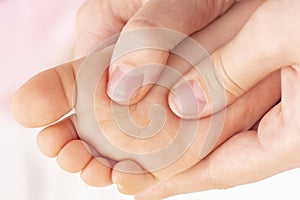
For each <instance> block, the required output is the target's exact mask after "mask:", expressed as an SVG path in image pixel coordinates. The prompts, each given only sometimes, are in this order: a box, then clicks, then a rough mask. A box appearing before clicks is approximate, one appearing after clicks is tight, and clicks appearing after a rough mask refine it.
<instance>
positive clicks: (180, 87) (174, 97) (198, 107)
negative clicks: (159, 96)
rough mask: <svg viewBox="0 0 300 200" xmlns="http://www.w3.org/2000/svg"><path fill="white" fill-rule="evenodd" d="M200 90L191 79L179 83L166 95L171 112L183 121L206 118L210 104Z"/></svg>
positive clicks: (196, 83)
mask: <svg viewBox="0 0 300 200" xmlns="http://www.w3.org/2000/svg"><path fill="white" fill-rule="evenodd" d="M202 88H203V87H201V86H200V84H199V83H198V82H197V81H196V80H193V79H190V80H187V81H186V80H184V79H183V80H182V81H179V82H178V83H177V84H176V85H175V86H174V87H173V88H172V89H171V91H170V92H169V95H168V103H169V107H170V109H171V110H172V112H173V113H174V114H175V115H177V116H178V117H180V118H183V119H198V118H201V117H203V116H206V115H207V113H208V110H209V109H208V108H209V106H210V104H209V101H208V97H207V95H206V94H205V93H206V92H204V90H203V89H202Z"/></svg>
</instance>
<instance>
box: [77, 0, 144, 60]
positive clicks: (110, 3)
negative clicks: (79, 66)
mask: <svg viewBox="0 0 300 200" xmlns="http://www.w3.org/2000/svg"><path fill="white" fill-rule="evenodd" d="M145 2H146V0H104V1H98V0H96V1H95V0H87V1H86V2H85V3H84V4H83V5H82V6H81V7H80V9H79V10H78V12H77V16H76V41H75V51H74V57H75V58H80V57H82V56H86V55H87V54H88V53H90V51H92V50H93V49H94V48H95V47H96V46H97V45H98V44H99V43H100V42H103V41H104V40H106V39H108V38H109V37H111V36H113V35H114V34H117V33H119V32H120V31H121V30H122V28H123V27H124V25H125V24H126V23H127V21H128V20H129V18H130V17H132V16H133V15H134V13H136V12H137V11H138V10H139V9H140V7H142V5H143V4H144V3H145Z"/></svg>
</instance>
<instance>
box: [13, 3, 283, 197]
mask: <svg viewBox="0 0 300 200" xmlns="http://www.w3.org/2000/svg"><path fill="white" fill-rule="evenodd" d="M257 2H259V1H257ZM257 2H256V4H252V3H249V5H252V6H251V8H252V9H255V7H256V6H257V5H258V4H257ZM243 9H244V10H239V9H237V10H235V12H233V13H236V12H237V11H238V13H239V14H240V12H241V11H242V13H247V11H248V14H249V13H251V12H249V7H246V6H244V7H243ZM233 13H231V14H230V13H229V14H228V15H227V17H229V18H235V17H236V16H235V14H233ZM224 17H225V16H224ZM240 19H241V18H238V20H237V21H236V22H239V23H237V24H238V26H237V27H235V26H233V27H235V29H234V30H235V31H237V30H238V29H239V27H240V25H241V24H243V23H242V22H243V21H240ZM229 22H230V23H231V21H229ZM216 24H217V25H214V26H213V25H212V26H211V28H210V30H208V32H205V31H204V32H202V34H204V35H205V33H206V34H207V35H210V34H208V33H216V35H221V36H223V33H222V32H220V29H219V28H220V25H224V24H223V23H217V22H216ZM221 30H223V29H221ZM210 31H212V32H210ZM234 33H235V32H229V33H227V34H225V35H227V36H226V37H225V38H228V37H230V36H232V34H234ZM195 37H196V36H195ZM199 38H201V40H203V41H206V38H205V37H199ZM199 38H198V39H199ZM220 41H221V43H222V42H224V40H223V39H222V37H220ZM214 45H217V43H215V44H214ZM208 46H209V45H208ZM216 47H217V46H214V47H213V48H212V47H211V49H214V48H216ZM107 56H109V53H107ZM80 62H81V61H76V62H72V63H68V64H65V65H61V66H59V67H56V68H53V69H50V70H47V71H45V72H42V73H41V74H38V75H37V76H35V77H34V78H32V79H31V80H29V81H28V82H27V83H26V84H25V85H24V86H23V87H22V88H21V89H20V90H19V91H18V92H17V93H16V94H15V96H14V98H13V101H12V107H13V111H14V114H15V116H16V118H17V119H18V121H19V122H20V123H22V124H23V125H24V126H26V127H37V126H45V125H49V124H52V123H53V122H56V120H57V119H59V118H60V117H62V116H63V115H65V114H66V113H68V112H69V111H70V110H71V109H72V106H73V105H72V95H73V86H74V81H75V80H74V78H75V77H74V74H75V72H77V70H78V66H79V65H80ZM169 65H170V66H173V67H174V69H176V70H178V71H181V72H183V71H184V70H186V69H188V68H189V67H191V66H188V65H187V64H186V63H185V64H184V62H182V61H181V62H180V61H179V60H178V59H177V60H175V58H174V60H173V64H172V59H171V58H170V62H169ZM272 80H276V76H272V77H270V79H269V80H267V81H265V82H263V83H261V84H260V85H258V86H257V87H256V88H254V89H253V90H252V91H250V92H249V93H247V95H245V96H244V98H242V99H241V100H240V101H237V102H235V104H233V105H232V106H231V107H230V108H228V111H227V115H226V119H225V122H226V123H225V124H226V126H225V127H224V129H223V130H222V134H221V137H220V139H219V141H218V143H222V142H223V141H225V140H226V139H227V138H228V137H230V136H232V135H233V134H235V133H236V132H238V131H240V130H244V129H248V128H249V127H250V126H252V125H253V123H255V121H257V120H258V118H260V116H261V115H262V114H263V113H264V112H265V111H266V110H267V109H269V107H270V106H272V105H273V104H274V102H276V101H277V99H278V92H277V93H276V92H273V91H277V89H278V85H273V84H269V83H270V82H272ZM106 82H107V80H106V76H104V77H102V79H101V81H100V85H99V88H98V90H97V91H98V93H97V98H96V105H97V107H98V106H99V107H98V108H100V110H101V115H98V116H99V118H98V119H99V123H100V124H102V123H103V124H104V125H103V126H104V128H106V130H107V133H108V135H110V137H113V140H112V141H114V142H115V144H117V146H122V147H124V148H127V150H128V151H136V152H137V153H139V152H140V151H142V152H144V151H148V150H149V151H152V150H155V149H156V148H160V147H161V146H159V145H165V144H168V142H169V141H172V137H170V136H173V137H174V133H175V132H176V127H177V125H178V123H179V121H180V120H179V119H178V118H176V117H175V116H174V115H173V114H172V113H171V112H170V110H169V109H168V106H167V94H168V90H167V89H165V88H162V87H159V86H155V88H154V89H153V92H152V93H150V94H149V96H147V98H146V99H144V100H143V101H141V102H140V103H139V104H137V105H135V106H133V107H131V108H132V110H133V111H134V112H133V119H137V121H138V122H140V123H142V124H145V123H148V121H147V120H148V119H142V122H141V119H140V118H139V116H140V115H144V113H147V111H148V109H149V108H150V107H151V106H152V104H155V103H159V104H161V105H162V106H164V108H165V109H166V111H167V113H168V118H167V120H168V121H167V122H166V125H165V127H164V129H163V130H162V132H161V134H158V136H157V137H154V138H152V139H151V140H150V141H144V140H141V141H136V140H134V139H132V138H131V137H126V135H124V134H122V133H121V132H120V130H119V129H118V127H117V126H116V124H114V120H113V117H112V111H111V110H110V103H111V101H110V100H109V99H108V98H107V96H106V95H105V93H104V88H105V87H106ZM266 88H267V89H268V91H270V93H266V92H264V90H265V89H266ZM271 91H272V93H271ZM256 95H260V96H261V99H264V100H265V102H263V103H262V102H261V101H258V99H257V96H256ZM249 99H251V100H253V101H255V102H257V105H255V106H253V105H252V106H251V104H250V102H251V101H248V100H249ZM249 108H251V116H249V118H248V120H244V119H243V120H242V121H241V122H240V123H238V125H236V124H235V123H232V120H237V121H238V120H240V119H242V118H241V116H244V115H245V114H246V113H247V112H248V109H249ZM102 109H104V111H103V110H102ZM96 112H97V111H96ZM103 117H104V118H103ZM143 120H146V122H145V121H143ZM210 120H211V119H210V118H206V119H202V120H201V124H202V125H201V127H199V130H197V137H196V139H195V141H194V143H193V144H192V147H191V148H190V149H189V151H187V152H185V154H184V155H183V156H182V157H181V158H180V159H178V160H177V161H176V162H175V163H173V164H172V165H171V166H168V167H167V168H164V169H162V170H158V171H155V172H154V173H153V175H151V174H149V173H145V174H142V175H136V176H135V175H132V174H129V175H130V176H131V178H130V179H128V174H124V173H122V172H119V171H115V170H114V171H112V169H111V167H110V166H109V165H105V163H108V161H107V160H105V159H104V158H95V157H93V156H92V155H91V153H90V152H89V151H87V149H86V148H85V144H84V143H83V142H82V141H80V140H79V137H78V135H77V132H76V129H74V126H73V122H72V117H68V118H66V119H65V120H63V121H59V122H56V123H55V124H52V125H50V126H48V127H47V128H45V129H44V130H43V131H42V132H41V133H40V134H39V137H38V145H39V147H40V149H41V151H42V152H44V153H45V154H46V155H48V156H50V157H55V156H58V163H59V165H60V166H61V167H62V168H63V169H65V170H66V171H70V172H79V171H81V175H82V178H83V180H85V181H86V182H87V183H88V184H91V185H95V186H104V185H107V184H110V183H111V179H110V178H111V177H110V175H111V173H112V179H113V181H114V182H115V183H117V184H121V185H124V186H125V187H122V188H119V189H120V190H121V191H122V192H124V193H136V192H139V191H141V190H144V189H145V188H147V187H149V186H150V185H152V184H154V183H155V182H156V181H158V180H161V179H165V178H167V177H170V176H173V175H174V174H176V173H178V172H180V171H182V170H185V169H187V168H189V167H191V166H192V165H194V164H195V163H196V162H198V161H199V152H200V148H201V146H202V143H203V141H204V139H205V133H206V131H207V129H208V128H209V125H210ZM121 135H123V136H122V137H120V136H121ZM133 143H134V144H135V145H129V146H128V145H125V146H124V144H133ZM152 145H153V146H152ZM132 148H133V149H132ZM103 160H105V161H103ZM100 177H101V178H100ZM124 177H125V178H124ZM126 177H127V178H126Z"/></svg>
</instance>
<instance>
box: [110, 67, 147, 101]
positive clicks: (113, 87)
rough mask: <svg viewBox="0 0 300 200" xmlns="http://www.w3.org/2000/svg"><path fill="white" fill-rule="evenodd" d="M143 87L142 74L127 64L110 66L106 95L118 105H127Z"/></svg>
mask: <svg viewBox="0 0 300 200" xmlns="http://www.w3.org/2000/svg"><path fill="white" fill-rule="evenodd" d="M142 85H143V74H142V73H141V72H140V71H139V70H138V69H137V68H135V67H133V66H131V65H127V64H119V65H116V66H112V69H111V72H110V73H109V81H108V85H107V95H108V96H109V97H110V98H111V99H112V100H113V101H115V102H117V103H119V104H124V105H129V104H131V102H132V99H133V98H135V97H136V96H137V94H138V93H139V89H140V88H141V87H142Z"/></svg>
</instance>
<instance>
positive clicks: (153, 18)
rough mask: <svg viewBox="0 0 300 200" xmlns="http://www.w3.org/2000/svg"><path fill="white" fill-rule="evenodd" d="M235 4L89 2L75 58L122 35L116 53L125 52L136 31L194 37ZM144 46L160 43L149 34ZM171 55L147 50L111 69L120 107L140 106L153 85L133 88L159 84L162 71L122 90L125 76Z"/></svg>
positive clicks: (202, 0) (111, 89) (215, 0)
mask: <svg viewBox="0 0 300 200" xmlns="http://www.w3.org/2000/svg"><path fill="white" fill-rule="evenodd" d="M233 2H234V0H212V1H206V0H191V1H189V2H186V1H181V0H172V1H165V0H148V1H146V0H125V1H123V0H102V1H100V0H88V1H87V2H86V3H85V4H84V6H83V7H82V8H81V9H80V11H79V13H78V17H77V44H76V50H75V57H77V58H78V57H79V56H83V55H86V54H87V53H88V52H89V51H90V50H91V49H93V48H94V47H95V46H96V45H98V44H99V43H100V42H102V41H103V40H105V39H107V38H109V37H110V36H112V35H114V34H117V33H119V32H121V35H120V38H119V42H118V43H117V44H116V47H115V51H118V49H119V48H122V42H120V41H124V40H125V41H126V42H127V44H130V43H131V42H130V40H135V38H134V36H133V37H128V35H126V34H122V33H124V32H127V31H131V30H135V29H141V28H146V27H157V28H168V29H172V30H174V31H178V32H180V33H182V34H185V35H190V34H192V33H194V32H196V31H198V30H200V29H202V28H204V27H205V26H206V25H207V24H209V23H210V22H212V21H213V20H214V19H215V18H217V17H218V16H219V15H221V14H223V13H224V12H225V11H226V10H227V9H228V8H229V7H230V6H231V5H232V4H233ZM129 36H130V35H129ZM166 37H167V36H166ZM157 40H158V41H157ZM140 42H141V43H145V44H146V45H145V46H147V44H151V43H156V42H159V39H158V38H155V37H154V36H153V35H151V34H147V35H143V41H140ZM180 42H181V41H180V40H176V41H174V42H173V43H172V44H169V45H168V48H172V47H175V46H176V45H177V44H178V43H180ZM168 55H169V54H168V51H163V50H149V49H148V50H145V49H144V50H140V51H135V52H131V53H129V54H127V55H125V56H122V57H120V58H118V59H117V60H116V61H115V62H114V63H111V65H110V69H109V84H108V88H107V92H108V95H109V96H110V97H111V98H112V99H113V100H115V101H116V102H119V103H127V100H128V99H130V98H131V97H133V98H132V99H131V101H130V102H129V103H130V104H132V103H136V102H138V101H139V100H140V99H141V98H142V97H144V96H145V95H146V93H147V92H148V90H149V89H150V88H151V85H147V86H143V87H142V88H140V89H139V91H135V90H133V89H132V88H137V87H141V86H142V85H143V80H144V81H146V79H151V81H156V79H157V78H158V77H159V75H160V73H161V70H158V71H155V72H153V73H152V74H151V76H150V77H149V73H147V72H144V71H141V74H140V77H139V78H135V80H128V82H127V83H126V84H125V83H124V84H122V87H116V85H117V83H118V81H119V80H120V79H121V76H122V75H123V74H124V73H126V72H128V71H130V69H134V68H135V67H137V66H141V65H145V64H149V63H158V64H166V62H167V59H168ZM137 79H138V80H140V81H137ZM134 84H135V85H134ZM139 84H141V85H139ZM133 93H134V94H136V95H133Z"/></svg>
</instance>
